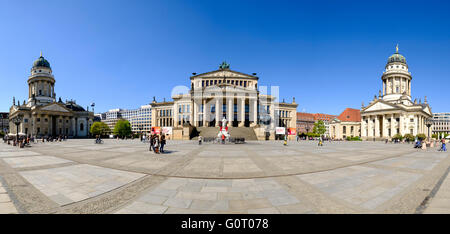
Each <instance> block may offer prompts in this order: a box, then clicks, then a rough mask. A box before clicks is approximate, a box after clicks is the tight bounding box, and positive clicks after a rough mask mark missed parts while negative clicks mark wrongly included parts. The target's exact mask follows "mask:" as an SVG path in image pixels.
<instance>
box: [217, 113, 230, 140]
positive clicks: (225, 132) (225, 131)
mask: <svg viewBox="0 0 450 234" xmlns="http://www.w3.org/2000/svg"><path fill="white" fill-rule="evenodd" d="M222 136H225V138H226V139H228V138H229V137H230V133H229V132H228V127H227V119H225V118H223V119H222V126H220V130H219V134H217V137H219V138H220V139H222Z"/></svg>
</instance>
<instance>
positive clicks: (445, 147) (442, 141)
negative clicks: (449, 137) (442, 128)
mask: <svg viewBox="0 0 450 234" xmlns="http://www.w3.org/2000/svg"><path fill="white" fill-rule="evenodd" d="M439 151H447V146H446V144H445V139H444V138H442V140H441V148H440V149H439Z"/></svg>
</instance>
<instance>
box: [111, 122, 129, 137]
mask: <svg viewBox="0 0 450 234" xmlns="http://www.w3.org/2000/svg"><path fill="white" fill-rule="evenodd" d="M113 133H114V135H118V136H120V137H124V136H129V135H130V134H131V124H130V122H129V121H128V120H125V119H119V120H118V121H117V123H116V126H114V131H113Z"/></svg>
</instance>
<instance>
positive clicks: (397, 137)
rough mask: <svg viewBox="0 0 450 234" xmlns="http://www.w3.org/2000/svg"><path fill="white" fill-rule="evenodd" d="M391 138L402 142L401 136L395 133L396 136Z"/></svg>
mask: <svg viewBox="0 0 450 234" xmlns="http://www.w3.org/2000/svg"><path fill="white" fill-rule="evenodd" d="M392 138H393V139H398V140H402V139H403V136H402V135H400V134H398V133H397V134H395V135H394V136H393V137H392Z"/></svg>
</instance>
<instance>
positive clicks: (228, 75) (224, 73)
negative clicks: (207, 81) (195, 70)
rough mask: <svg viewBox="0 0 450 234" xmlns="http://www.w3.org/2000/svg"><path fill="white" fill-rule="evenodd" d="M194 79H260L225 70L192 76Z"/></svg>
mask: <svg viewBox="0 0 450 234" xmlns="http://www.w3.org/2000/svg"><path fill="white" fill-rule="evenodd" d="M192 78H258V77H257V76H253V75H249V74H245V73H242V72H237V71H233V70H229V69H223V70H216V71H212V72H207V73H203V74H199V75H196V76H192Z"/></svg>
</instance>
